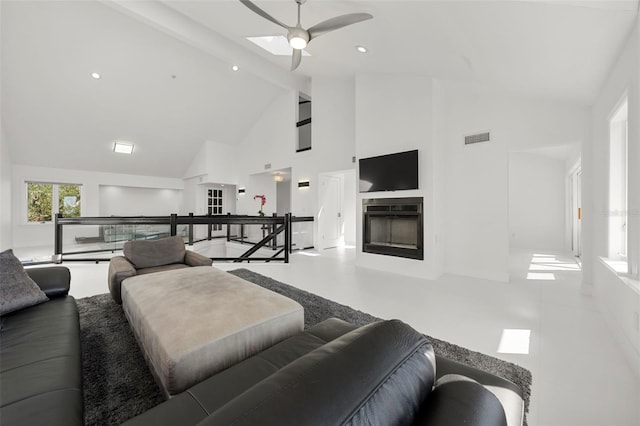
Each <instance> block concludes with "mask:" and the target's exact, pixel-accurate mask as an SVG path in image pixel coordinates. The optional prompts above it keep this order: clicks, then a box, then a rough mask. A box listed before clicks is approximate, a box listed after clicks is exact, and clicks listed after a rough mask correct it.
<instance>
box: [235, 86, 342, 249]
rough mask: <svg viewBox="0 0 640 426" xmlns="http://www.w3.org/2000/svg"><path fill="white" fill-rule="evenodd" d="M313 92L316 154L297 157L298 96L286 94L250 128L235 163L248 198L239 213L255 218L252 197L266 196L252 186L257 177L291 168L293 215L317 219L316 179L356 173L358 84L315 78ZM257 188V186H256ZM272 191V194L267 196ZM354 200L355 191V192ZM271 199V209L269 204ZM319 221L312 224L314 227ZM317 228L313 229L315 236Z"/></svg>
mask: <svg viewBox="0 0 640 426" xmlns="http://www.w3.org/2000/svg"><path fill="white" fill-rule="evenodd" d="M312 89H313V91H312V94H311V95H312V96H311V97H312V103H311V105H312V120H313V125H312V132H313V134H312V149H311V150H309V151H304V152H300V153H296V152H295V151H296V132H295V120H296V114H297V102H298V98H297V94H296V93H294V92H287V93H284V94H283V95H282V96H280V97H279V98H277V99H276V100H275V101H274V102H273V103H272V104H271V105H270V106H269V107H268V108H267V110H265V113H264V115H263V116H262V117H261V118H260V119H259V120H257V121H256V122H255V123H253V124H252V127H251V128H250V129H249V131H248V133H247V136H246V138H245V139H244V140H243V142H242V144H241V146H240V148H239V157H238V160H240V159H241V161H237V163H236V164H235V165H236V167H237V169H238V176H239V178H238V186H239V187H245V188H246V193H245V195H239V196H238V211H239V212H243V213H248V214H255V211H256V209H255V202H253V201H252V198H253V195H255V194H258V193H262V192H261V191H265V189H263V188H262V187H261V186H260V184H259V183H257V182H256V181H252V179H253V177H254V176H255V175H259V174H261V173H264V172H265V167H264V166H265V164H271V168H270V169H269V170H279V169H286V168H291V212H292V213H293V215H294V216H314V217H316V218H317V215H318V210H319V206H318V191H317V189H318V176H319V174H320V173H325V172H335V171H344V170H349V169H351V170H353V169H354V167H355V166H354V163H352V157H353V156H354V155H355V97H354V92H355V82H354V80H352V79H348V80H343V79H336V78H331V77H317V78H314V80H313V88H312ZM300 180H309V181H310V186H309V187H308V188H304V189H299V188H298V181H300ZM254 185H257V186H254ZM266 192H268V191H266ZM352 196H353V197H354V198H355V192H353V193H352ZM269 202H270V201H269V197H268V200H267V203H268V204H267V205H269ZM316 226H317V221H316V222H315V223H314V224H313V227H314V228H315V227H316ZM315 236H317V229H314V237H315Z"/></svg>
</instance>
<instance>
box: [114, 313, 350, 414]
mask: <svg viewBox="0 0 640 426" xmlns="http://www.w3.org/2000/svg"><path fill="white" fill-rule="evenodd" d="M356 328H357V326H355V325H353V324H349V323H347V322H345V321H342V320H340V319H337V318H331V319H328V320H325V321H323V322H321V323H319V324H316V325H314V326H313V327H311V328H309V329H307V330H305V331H304V332H302V333H298V334H296V335H295V336H292V337H289V338H288V339H286V340H283V341H282V342H280V343H277V344H275V345H274V346H272V347H270V348H268V349H265V350H264V351H262V352H260V353H259V354H257V355H255V356H252V357H251V358H248V359H246V360H244V361H241V362H239V363H238V364H236V365H234V366H233V367H230V368H228V369H226V370H224V371H222V372H220V373H218V374H216V375H214V376H212V377H210V378H208V379H206V380H204V381H202V382H200V383H198V384H197V385H195V386H193V387H192V388H190V389H189V390H188V391H186V392H183V393H181V394H179V395H176V396H174V397H172V398H171V399H169V400H168V401H166V402H164V403H162V404H160V405H157V406H155V407H154V408H152V409H150V410H148V411H146V412H144V413H142V414H141V415H139V416H137V417H134V418H133V419H130V420H129V421H127V422H126V423H125V425H126V426H147V425H154V426H164V425H181V426H193V425H196V424H198V423H199V422H200V421H202V420H204V419H205V418H206V417H207V416H208V414H209V413H213V412H214V411H216V410H217V409H219V408H220V407H222V406H224V405H225V404H226V403H228V402H229V401H231V400H232V399H234V398H235V397H237V396H238V395H240V394H242V393H243V392H244V391H246V390H247V389H249V388H251V387H252V386H253V385H255V384H256V383H258V382H260V381H261V380H264V379H265V378H267V377H269V376H270V375H272V374H274V373H275V372H277V371H278V370H279V369H281V368H282V367H284V366H285V365H287V364H289V363H291V362H293V361H295V360H296V359H298V358H300V357H301V356H303V355H305V354H307V353H309V352H311V351H313V350H314V349H317V348H319V347H320V346H322V345H324V344H325V343H328V342H330V341H331V340H334V339H336V338H338V337H340V336H342V335H343V334H345V333H348V332H350V331H352V330H354V329H356ZM123 426H124V425H123Z"/></svg>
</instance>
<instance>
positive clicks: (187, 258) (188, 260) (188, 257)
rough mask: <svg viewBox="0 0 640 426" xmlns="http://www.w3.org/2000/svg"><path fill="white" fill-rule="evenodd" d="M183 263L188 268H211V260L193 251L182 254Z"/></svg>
mask: <svg viewBox="0 0 640 426" xmlns="http://www.w3.org/2000/svg"><path fill="white" fill-rule="evenodd" d="M184 263H185V264H187V265H189V266H211V264H212V263H213V260H211V259H210V258H208V257H207V256H204V255H202V254H200V253H196V252H195V251H191V250H187V251H186V253H185V254H184Z"/></svg>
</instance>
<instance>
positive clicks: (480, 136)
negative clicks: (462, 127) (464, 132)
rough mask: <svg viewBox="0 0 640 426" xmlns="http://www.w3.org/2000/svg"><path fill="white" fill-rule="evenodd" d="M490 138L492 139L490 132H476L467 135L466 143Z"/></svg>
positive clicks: (487, 140) (486, 140)
mask: <svg viewBox="0 0 640 426" xmlns="http://www.w3.org/2000/svg"><path fill="white" fill-rule="evenodd" d="M490 140H491V135H490V133H489V132H484V133H476V134H475V135H469V136H465V137H464V144H465V145H471V144H474V143H480V142H489V141H490Z"/></svg>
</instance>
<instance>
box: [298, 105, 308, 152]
mask: <svg viewBox="0 0 640 426" xmlns="http://www.w3.org/2000/svg"><path fill="white" fill-rule="evenodd" d="M296 127H297V129H298V148H297V150H296V152H302V151H308V150H310V149H311V98H310V97H308V96H305V95H303V94H302V93H301V94H300V95H299V96H298V122H297V123H296Z"/></svg>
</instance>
